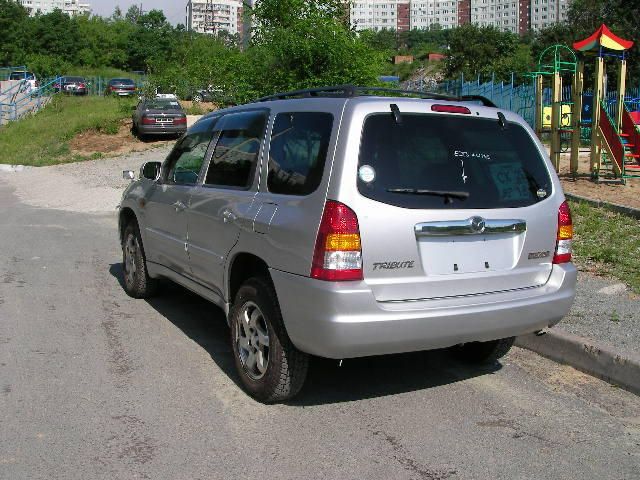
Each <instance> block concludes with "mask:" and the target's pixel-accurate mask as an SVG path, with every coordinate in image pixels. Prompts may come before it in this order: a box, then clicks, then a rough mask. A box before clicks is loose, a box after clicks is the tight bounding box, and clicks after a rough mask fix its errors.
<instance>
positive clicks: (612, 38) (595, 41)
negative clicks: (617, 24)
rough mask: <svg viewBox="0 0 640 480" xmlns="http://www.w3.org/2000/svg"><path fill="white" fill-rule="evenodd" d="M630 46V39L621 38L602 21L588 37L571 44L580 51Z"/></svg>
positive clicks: (625, 48) (622, 48) (620, 48)
mask: <svg viewBox="0 0 640 480" xmlns="http://www.w3.org/2000/svg"><path fill="white" fill-rule="evenodd" d="M632 46H633V42H632V41H629V40H623V39H622V38H620V37H618V36H616V35H615V34H613V33H612V32H611V30H609V29H608V28H607V26H606V25H605V24H604V23H603V24H602V25H600V28H598V29H597V30H596V31H595V32H593V35H591V36H590V37H589V38H585V39H584V40H581V41H579V42H576V43H574V44H573V48H574V49H575V50H578V51H580V52H588V51H590V50H599V49H600V47H603V48H608V49H609V50H629V49H630V48H631V47H632Z"/></svg>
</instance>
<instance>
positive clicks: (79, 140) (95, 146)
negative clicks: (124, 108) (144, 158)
mask: <svg viewBox="0 0 640 480" xmlns="http://www.w3.org/2000/svg"><path fill="white" fill-rule="evenodd" d="M131 125H132V121H131V119H127V120H123V121H122V124H121V125H120V128H119V129H118V133H116V134H115V135H107V134H106V133H102V132H98V131H95V130H89V131H86V132H83V133H80V134H78V135H76V136H75V137H74V138H73V139H72V140H71V141H70V142H69V148H70V149H71V154H72V155H81V156H83V157H90V156H93V155H96V154H103V155H104V154H108V155H111V154H113V155H123V154H126V153H131V152H141V151H144V150H149V149H150V148H155V147H157V146H162V145H168V144H170V143H173V142H175V138H171V137H168V138H166V139H152V140H144V141H142V140H140V139H139V138H137V137H136V136H134V135H133V134H132V133H131Z"/></svg>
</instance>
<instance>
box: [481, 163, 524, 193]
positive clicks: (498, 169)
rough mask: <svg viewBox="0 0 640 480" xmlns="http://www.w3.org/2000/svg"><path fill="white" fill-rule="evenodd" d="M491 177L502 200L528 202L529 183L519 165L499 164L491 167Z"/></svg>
mask: <svg viewBox="0 0 640 480" xmlns="http://www.w3.org/2000/svg"><path fill="white" fill-rule="evenodd" d="M489 171H490V172H491V177H492V178H493V182H494V184H495V185H496V187H497V189H498V192H499V195H500V199H501V200H516V201H517V200H528V199H529V198H531V195H530V192H529V182H528V181H527V177H526V176H525V174H524V172H523V171H522V167H521V166H520V164H519V163H497V164H494V165H490V166H489Z"/></svg>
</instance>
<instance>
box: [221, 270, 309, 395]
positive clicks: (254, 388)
mask: <svg viewBox="0 0 640 480" xmlns="http://www.w3.org/2000/svg"><path fill="white" fill-rule="evenodd" d="M229 320H230V324H231V344H232V348H233V354H234V361H235V365H236V369H237V371H238V373H239V375H240V380H241V381H242V385H243V386H244V388H245V390H246V391H247V392H248V393H249V394H250V395H251V396H252V397H254V398H255V399H256V400H258V401H260V402H264V403H272V402H279V401H283V400H287V399H289V398H292V397H293V396H295V395H296V394H297V393H298V392H299V391H300V389H301V388H302V386H303V384H304V381H305V379H306V376H307V369H308V365H309V356H308V355H307V354H306V353H303V352H301V351H299V350H298V349H296V347H295V346H294V345H293V344H292V343H291V340H290V339H289V336H288V335H287V332H286V329H285V328H284V324H283V322H282V314H281V313H280V306H279V305H278V300H277V297H276V292H275V290H274V288H273V285H272V284H271V282H270V281H268V280H266V279H264V278H251V279H250V280H248V281H247V282H245V283H244V284H243V285H242V287H240V290H238V293H237V295H236V298H235V302H234V304H233V307H232V309H231V312H230V313H229Z"/></svg>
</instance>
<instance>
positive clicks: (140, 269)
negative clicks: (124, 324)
mask: <svg viewBox="0 0 640 480" xmlns="http://www.w3.org/2000/svg"><path fill="white" fill-rule="evenodd" d="M122 274H123V279H122V280H123V284H124V291H125V292H127V295H129V296H130V297H133V298H148V297H151V296H152V295H153V294H154V293H155V292H156V289H157V287H158V282H157V280H155V279H153V278H151V277H149V274H148V272H147V261H146V259H145V256H144V247H143V245H142V237H141V236H140V229H139V228H138V223H137V222H136V221H135V220H134V221H131V222H129V223H128V224H127V226H126V227H125V229H124V234H123V235H122Z"/></svg>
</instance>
